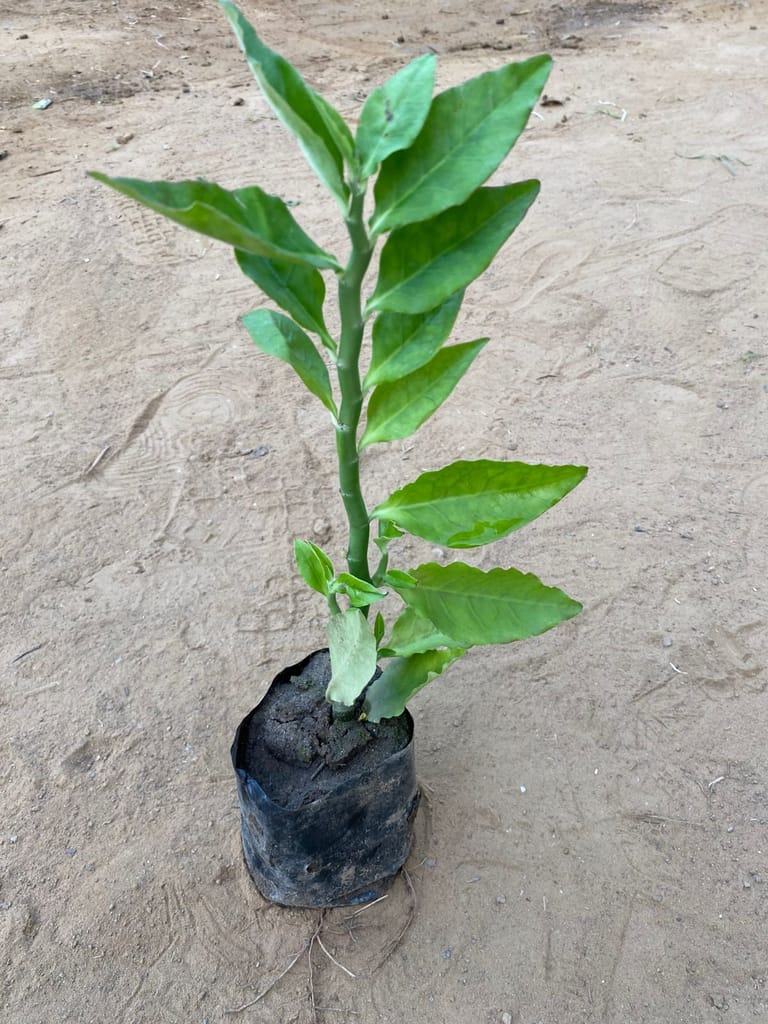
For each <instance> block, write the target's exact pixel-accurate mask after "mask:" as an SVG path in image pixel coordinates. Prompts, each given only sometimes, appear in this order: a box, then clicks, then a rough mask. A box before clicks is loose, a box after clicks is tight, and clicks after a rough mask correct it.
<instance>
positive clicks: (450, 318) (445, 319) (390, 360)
mask: <svg viewBox="0 0 768 1024" xmlns="http://www.w3.org/2000/svg"><path fill="white" fill-rule="evenodd" d="M463 298H464V292H463V290H462V291H458V292H456V294H455V295H451V297H450V298H448V299H446V301H445V302H444V303H443V304H442V305H440V306H438V307H437V309H430V310H429V312H427V313H417V314H416V315H409V314H407V313H379V315H378V316H377V317H376V319H375V320H374V322H373V331H372V337H371V343H372V349H371V365H370V367H369V369H368V373H367V374H366V375H365V385H364V386H365V387H366V388H370V387H373V386H375V385H377V384H387V383H389V382H391V381H395V380H399V379H400V378H401V377H405V376H406V375H407V374H409V373H413V371H414V370H418V368H419V367H420V366H423V365H424V364H425V363H428V362H429V360H430V359H431V358H432V356H433V355H434V354H435V353H436V352H437V351H438V349H439V348H440V346H441V345H442V344H443V342H444V341H445V339H446V338H447V337H448V335H449V334H450V333H451V331H452V330H453V325H454V324H455V323H456V317H457V316H458V313H459V307H460V306H461V300H462V299H463Z"/></svg>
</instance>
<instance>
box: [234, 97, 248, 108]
mask: <svg viewBox="0 0 768 1024" xmlns="http://www.w3.org/2000/svg"><path fill="white" fill-rule="evenodd" d="M232 106H233V107H244V106H245V100H244V99H243V97H242V96H238V97H237V99H236V100H234V102H233V103H232Z"/></svg>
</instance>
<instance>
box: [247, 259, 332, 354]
mask: <svg viewBox="0 0 768 1024" xmlns="http://www.w3.org/2000/svg"><path fill="white" fill-rule="evenodd" d="M235 258H236V259H237V263H238V266H239V267H240V269H241V270H242V272H243V273H244V274H245V275H246V277H249V278H250V279H251V281H253V283H254V284H256V285H258V287H259V288H261V290H262V291H263V292H264V294H265V295H268V296H269V298H270V299H272V301H273V302H276V303H277V304H278V306H280V307H281V308H282V309H284V310H285V312H286V313H288V314H290V316H292V317H293V319H294V320H295V321H296V323H297V324H300V326H301V327H304V328H306V329H307V330H308V331H313V332H314V333H315V334H319V335H320V337H321V338H322V339H323V340H324V343H325V344H327V343H328V341H329V340H330V339H329V335H328V330H327V328H326V326H325V320H324V319H323V302H324V301H325V281H324V280H323V277H322V275H321V274H320V273H319V271H318V270H316V269H315V268H314V267H310V266H307V265H306V264H304V263H288V262H286V261H285V260H272V259H268V258H267V257H266V256H254V255H252V254H251V253H248V252H242V250H239V249H238V250H236V251H235Z"/></svg>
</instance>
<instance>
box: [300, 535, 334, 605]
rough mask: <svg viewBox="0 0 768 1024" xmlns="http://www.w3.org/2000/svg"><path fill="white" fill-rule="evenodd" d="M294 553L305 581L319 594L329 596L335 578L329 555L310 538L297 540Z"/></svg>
mask: <svg viewBox="0 0 768 1024" xmlns="http://www.w3.org/2000/svg"><path fill="white" fill-rule="evenodd" d="M293 555H294V558H295V559H296V565H297V566H298V567H299V572H300V573H301V576H302V579H303V580H304V582H305V583H306V584H307V585H308V586H310V587H311V588H312V589H313V590H316V591H317V592H318V594H322V595H323V597H328V595H329V594H330V592H331V587H330V584H331V580H332V579H333V564H332V562H331V560H330V558H329V557H328V555H326V553H325V552H324V551H323V550H322V548H319V547H318V546H317V545H316V544H313V543H312V542H311V541H308V540H295V541H294V542H293Z"/></svg>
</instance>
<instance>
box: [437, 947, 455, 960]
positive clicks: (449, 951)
mask: <svg viewBox="0 0 768 1024" xmlns="http://www.w3.org/2000/svg"><path fill="white" fill-rule="evenodd" d="M440 956H441V957H442V958H443V960H450V959H451V957H452V956H453V950H452V949H451V947H450V946H446V947H445V949H443V950H441V951H440Z"/></svg>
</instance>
